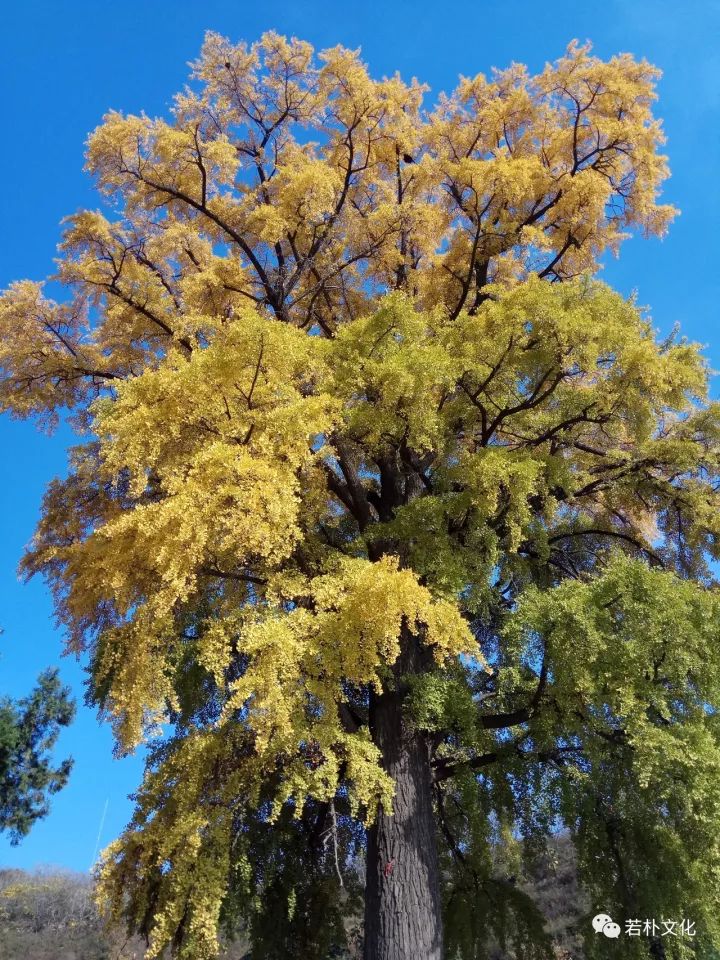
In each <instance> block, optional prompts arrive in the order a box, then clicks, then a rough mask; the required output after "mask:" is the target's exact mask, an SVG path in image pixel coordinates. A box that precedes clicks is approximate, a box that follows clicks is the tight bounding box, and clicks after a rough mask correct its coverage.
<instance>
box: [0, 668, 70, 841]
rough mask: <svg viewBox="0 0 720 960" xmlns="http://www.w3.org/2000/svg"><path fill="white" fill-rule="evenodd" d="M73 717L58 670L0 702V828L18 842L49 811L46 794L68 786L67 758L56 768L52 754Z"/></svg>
mask: <svg viewBox="0 0 720 960" xmlns="http://www.w3.org/2000/svg"><path fill="white" fill-rule="evenodd" d="M74 713H75V707H74V704H73V703H72V700H71V699H70V690H69V688H68V687H63V685H62V684H61V682H60V680H59V678H58V673H57V670H46V671H45V672H44V673H42V674H41V675H40V677H39V679H38V683H37V686H36V687H35V689H34V690H33V691H32V693H31V694H30V695H29V696H27V697H25V698H23V699H22V700H19V701H17V702H13V701H12V700H11V699H10V698H9V697H5V698H3V699H2V700H0V830H7V831H8V833H9V835H10V842H11V843H19V842H20V840H21V839H22V838H23V837H24V836H26V835H27V834H28V833H29V831H30V829H31V827H32V826H33V824H34V823H35V822H36V821H37V820H39V819H41V818H42V817H44V816H46V815H47V813H48V812H49V809H50V808H49V799H48V798H49V796H50V795H51V794H53V793H57V792H58V790H61V789H62V788H63V787H64V786H65V784H66V783H67V779H68V776H69V775H70V770H71V768H72V761H71V760H63V761H61V762H60V763H59V764H56V762H55V761H54V759H53V756H52V751H53V747H54V746H55V743H56V741H57V738H58V736H59V734H60V730H61V728H62V727H66V726H67V725H68V724H69V723H70V722H71V721H72V718H73V716H74Z"/></svg>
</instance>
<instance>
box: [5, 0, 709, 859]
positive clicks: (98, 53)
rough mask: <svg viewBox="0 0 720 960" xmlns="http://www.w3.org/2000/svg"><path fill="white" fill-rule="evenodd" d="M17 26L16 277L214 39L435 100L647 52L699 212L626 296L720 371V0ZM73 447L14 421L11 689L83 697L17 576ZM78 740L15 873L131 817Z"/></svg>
mask: <svg viewBox="0 0 720 960" xmlns="http://www.w3.org/2000/svg"><path fill="white" fill-rule="evenodd" d="M3 28H4V29H3V36H2V39H0V89H1V90H2V91H3V107H4V123H3V145H2V149H0V184H1V185H2V187H1V191H2V192H1V194H0V195H1V197H2V210H3V229H2V234H1V237H2V239H0V288H4V287H5V286H7V284H8V283H10V282H11V281H12V280H14V279H19V278H23V277H29V278H32V279H41V278H43V277H45V276H46V275H47V274H48V273H50V272H51V271H52V267H53V263H52V261H53V257H54V256H55V247H56V244H57V242H58V239H59V235H60V228H59V221H60V219H61V218H62V217H63V216H65V215H67V214H69V213H72V212H74V211H75V210H77V209H78V208H80V207H83V206H91V207H93V206H97V199H96V197H95V196H94V194H93V191H92V189H91V184H90V182H89V181H88V179H87V178H86V176H85V175H84V174H83V172H82V165H83V144H84V141H85V138H86V136H87V134H88V132H89V131H90V130H92V129H93V128H94V127H95V126H96V125H97V124H98V122H99V121H100V118H101V116H102V114H103V113H104V112H105V111H106V110H107V109H109V108H111V107H114V108H117V109H121V110H124V111H129V112H133V111H134V112H138V111H141V110H145V111H146V112H147V113H149V114H151V115H152V114H160V113H163V112H165V111H166V110H167V108H168V105H169V103H170V100H171V97H172V95H173V93H174V92H175V91H177V90H178V89H179V88H180V87H181V86H182V85H183V83H184V82H185V80H186V78H187V62H188V61H189V60H191V59H193V58H194V57H195V56H196V55H197V53H198V50H199V48H200V44H201V41H202V36H203V33H204V31H205V30H208V29H212V30H217V31H220V32H222V33H224V34H226V35H228V36H229V37H231V38H232V39H235V40H239V39H242V38H245V39H248V40H252V39H255V38H257V37H258V36H259V34H260V33H262V32H263V31H264V30H266V29H269V28H274V29H276V30H278V31H280V32H282V33H287V34H294V35H296V36H299V37H302V38H304V39H307V40H310V41H311V42H312V43H313V44H314V45H315V46H316V47H327V46H333V45H335V44H338V43H342V44H345V45H346V46H351V47H358V46H360V47H362V50H363V54H364V57H365V60H366V61H367V62H368V63H369V64H370V66H371V69H372V70H373V72H374V73H375V74H376V75H383V74H390V73H393V72H394V71H395V70H399V71H400V72H401V73H402V74H403V75H404V76H406V77H410V76H412V75H415V76H417V77H418V78H419V79H421V80H423V81H425V82H427V83H429V84H430V85H431V87H432V91H433V94H436V93H437V92H438V91H440V90H442V89H448V88H450V87H452V86H454V84H455V81H456V79H457V76H458V74H460V73H463V74H466V75H468V74H474V73H477V72H479V71H489V69H490V68H491V67H492V66H498V67H503V66H505V65H507V64H508V63H509V62H510V61H512V60H517V61H522V62H525V63H528V64H529V66H530V67H531V68H532V69H539V68H541V67H542V66H543V64H544V62H545V61H546V60H551V59H554V58H555V57H556V56H558V55H560V54H561V53H562V52H563V50H564V48H565V46H566V44H567V42H568V41H569V40H571V39H572V38H574V37H577V38H578V39H580V40H585V39H591V40H592V41H593V42H594V44H595V49H596V52H597V53H598V54H600V55H601V56H610V55H611V54H613V53H616V52H619V51H630V52H631V53H633V54H635V55H637V56H644V57H647V58H648V59H649V60H651V61H652V62H654V63H655V64H657V65H658V66H659V67H660V68H661V69H662V70H663V71H664V78H663V80H662V82H661V85H660V102H659V104H658V107H657V111H658V114H659V115H660V116H661V117H662V118H663V119H664V121H665V129H666V132H667V135H668V139H669V142H668V146H667V150H668V152H669V155H670V160H671V167H672V171H673V176H672V179H671V180H670V181H669V183H668V186H667V188H666V192H665V196H666V198H667V200H669V201H671V202H672V203H674V204H675V205H676V206H678V207H680V208H681V210H682V216H681V217H680V218H679V219H678V220H677V221H676V222H675V224H674V225H673V227H672V229H671V232H670V235H669V236H668V237H667V238H666V239H665V240H664V241H662V242H660V241H644V240H642V239H634V240H632V241H630V242H628V243H627V244H626V245H625V246H624V247H623V249H622V253H621V258H620V260H619V262H611V263H610V264H609V265H608V267H607V269H606V270H605V279H607V280H608V281H609V282H611V283H613V284H614V285H615V286H616V287H618V288H619V289H620V290H622V291H624V292H627V293H629V292H630V291H631V290H633V289H637V290H638V292H639V297H640V302H641V303H643V304H648V305H650V306H651V308H652V313H653V317H654V319H655V322H656V325H657V326H658V327H659V328H660V329H661V330H663V331H667V330H668V329H669V328H670V327H672V325H673V323H675V322H676V321H679V322H680V324H681V326H682V328H683V330H684V331H685V332H686V333H687V334H688V335H689V336H690V337H691V338H693V339H696V340H700V341H701V342H703V343H705V344H707V352H708V355H709V357H710V359H711V362H712V363H713V366H715V367H720V332H718V302H719V300H720V271H719V270H718V252H719V251H718V242H717V237H718V231H719V225H720V185H719V184H720V134H719V133H718V131H719V130H720V48H718V37H719V36H720V0H685V2H683V3H678V2H677V0H605V2H603V3H590V2H589V0H570V2H568V0H555V2H553V3H544V4H540V3H538V2H537V0H503V2H500V0H455V2H454V3H448V2H443V0H435V2H427V0H412V2H407V0H385V2H384V3H378V2H367V0H365V2H363V0H358V2H348V3H338V2H333V0H325V2H319V0H318V2H303V0H293V2H287V0H276V2H275V3H272V4H261V3H252V4H250V3H247V2H245V0H203V2H201V3H197V2H195V0H173V2H170V0H145V2H137V3H133V4H124V5H118V4H108V3H102V2H98V0H93V2H88V0H66V2H64V3H61V2H58V0H55V2H40V0H25V2H24V3H16V4H8V5H7V7H6V8H5V11H4V14H3ZM431 96H432V94H431ZM67 439H68V433H67V431H63V430H60V431H59V432H58V433H57V434H56V435H55V436H54V437H52V438H50V439H48V438H47V437H44V436H42V435H40V434H38V433H36V431H35V430H34V428H33V427H32V425H30V424H23V423H17V422H11V421H10V420H9V419H8V418H0V450H1V451H2V464H1V465H0V487H1V490H0V494H1V496H2V510H1V511H0V625H2V627H3V628H4V631H5V632H4V634H2V635H1V636H0V694H2V693H10V694H12V695H13V696H20V695H22V694H23V693H26V692H27V691H28V690H29V689H30V687H31V686H32V684H33V682H34V680H35V678H36V676H37V674H38V673H39V672H40V670H41V669H42V668H43V667H45V666H47V665H49V664H57V663H60V665H61V671H62V675H63V677H64V678H65V679H66V681H67V682H69V683H70V684H71V685H72V686H73V689H74V690H75V692H76V695H77V697H78V699H79V700H81V699H82V694H83V673H82V669H81V667H80V666H78V665H77V664H76V663H75V662H74V661H71V660H69V659H68V658H64V659H62V660H61V659H60V653H61V641H62V638H61V635H60V633H59V631H58V630H56V628H55V627H54V624H53V620H52V610H51V605H50V601H49V597H48V594H47V591H46V590H45V588H44V586H43V584H42V583H40V582H36V583H31V584H29V585H22V584H20V583H18V581H17V579H16V575H15V568H16V564H17V561H18V559H19V557H20V555H21V553H22V549H23V545H24V544H25V543H26V542H27V541H28V539H29V538H30V536H31V534H32V531H33V527H34V524H35V520H36V518H37V514H38V506H39V502H40V498H41V496H42V492H43V489H44V487H45V485H46V483H47V482H48V481H49V480H50V479H51V478H52V477H53V476H54V475H56V474H59V473H62V472H63V471H64V468H65V456H64V444H65V442H66V441H67ZM61 751H62V752H65V753H71V754H72V755H73V756H74V758H75V769H74V771H73V774H72V778H71V781H70V785H69V786H68V788H67V789H66V790H65V791H64V792H63V793H61V794H60V795H59V796H57V797H56V798H55V799H54V802H53V810H52V813H51V815H50V816H49V817H48V819H47V820H45V821H44V822H42V823H40V824H38V825H37V826H36V827H35V829H34V831H33V833H32V834H31V835H30V837H29V838H28V839H27V840H26V841H25V842H24V843H23V844H22V845H21V846H19V847H17V848H12V847H10V846H9V844H8V843H7V842H6V841H4V840H2V839H0V865H5V866H10V865H12V866H21V867H33V866H36V865H39V864H49V863H54V864H61V865H63V866H66V867H70V868H74V869H78V870H86V869H87V868H88V867H89V865H90V862H91V860H92V858H93V855H94V852H95V848H96V841H97V836H98V830H99V827H100V821H101V818H102V814H103V809H104V807H105V804H106V801H109V803H108V810H107V817H106V819H105V823H104V825H103V829H102V835H101V838H100V840H101V845H103V844H105V843H107V842H108V841H109V840H111V839H112V838H113V837H114V836H116V835H117V833H118V832H119V831H120V829H121V828H122V826H123V825H124V823H125V822H126V820H127V819H128V817H129V815H130V811H131V803H130V801H129V800H128V794H129V793H130V792H131V791H132V790H133V789H134V788H135V786H136V785H137V783H138V781H139V779H140V775H141V769H142V764H141V761H140V759H139V758H137V757H136V758H130V759H126V760H122V761H119V760H114V759H112V740H111V737H110V732H109V730H108V729H107V728H99V727H98V725H97V722H96V718H95V716H94V713H93V712H92V711H90V710H88V709H87V708H85V707H84V706H80V708H79V711H78V718H77V720H76V722H75V724H74V726H73V727H72V729H71V730H69V731H67V732H65V733H64V735H63V738H62V742H61Z"/></svg>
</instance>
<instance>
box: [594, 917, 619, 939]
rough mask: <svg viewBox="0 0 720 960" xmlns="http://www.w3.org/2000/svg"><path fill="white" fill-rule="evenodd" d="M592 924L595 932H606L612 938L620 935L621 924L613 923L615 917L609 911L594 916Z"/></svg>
mask: <svg viewBox="0 0 720 960" xmlns="http://www.w3.org/2000/svg"><path fill="white" fill-rule="evenodd" d="M592 925H593V930H594V931H595V933H604V934H605V936H606V937H609V938H610V939H611V940H616V939H617V938H618V937H619V936H620V924H619V923H613V918H612V917H611V916H609V915H608V914H607V913H598V915H597V916H595V917H593V922H592Z"/></svg>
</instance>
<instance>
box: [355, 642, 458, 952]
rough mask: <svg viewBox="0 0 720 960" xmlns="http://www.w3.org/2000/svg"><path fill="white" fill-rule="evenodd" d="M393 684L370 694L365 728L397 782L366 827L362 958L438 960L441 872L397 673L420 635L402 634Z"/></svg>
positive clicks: (418, 750)
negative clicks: (388, 806)
mask: <svg viewBox="0 0 720 960" xmlns="http://www.w3.org/2000/svg"><path fill="white" fill-rule="evenodd" d="M403 641H404V642H403V647H404V649H403V654H402V655H401V657H400V660H399V661H398V663H397V664H396V666H395V669H394V681H395V682H394V685H393V689H388V690H386V691H385V692H383V693H382V694H379V695H378V694H372V695H371V702H370V728H371V731H372V735H373V740H374V741H375V743H376V744H377V745H378V746H379V747H380V749H381V751H382V756H383V765H384V767H385V769H386V770H387V772H388V773H389V774H390V776H391V777H392V778H393V780H394V781H395V798H394V801H393V808H392V812H390V811H385V810H382V809H381V810H379V812H378V815H377V819H376V821H375V823H374V825H373V826H372V827H371V829H370V830H369V833H368V848H367V881H366V888H365V949H364V960H441V958H442V954H443V930H442V910H441V900H440V876H439V864H438V853H437V846H436V839H435V818H434V813H433V805H432V775H431V769H430V759H429V754H428V748H427V743H426V741H425V738H424V737H423V735H422V734H421V733H418V732H417V731H414V730H413V729H412V726H411V724H410V723H408V720H407V717H406V716H405V713H404V709H403V701H404V699H405V691H404V690H403V683H402V677H403V675H406V674H407V673H409V672H415V670H416V669H417V667H418V665H419V651H418V644H417V639H416V638H415V637H412V636H411V635H410V634H409V633H408V634H406V635H405V636H404V637H403Z"/></svg>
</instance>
